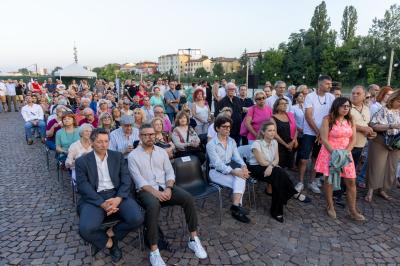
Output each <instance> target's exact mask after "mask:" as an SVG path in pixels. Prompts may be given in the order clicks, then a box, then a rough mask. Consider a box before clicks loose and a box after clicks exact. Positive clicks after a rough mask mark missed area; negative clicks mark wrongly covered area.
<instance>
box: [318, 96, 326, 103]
mask: <svg viewBox="0 0 400 266" xmlns="http://www.w3.org/2000/svg"><path fill="white" fill-rule="evenodd" d="M317 97H318V102H319V104H320V105H325V104H326V94H325V95H324V102H323V103H321V100H320V99H319V95H318V94H317Z"/></svg>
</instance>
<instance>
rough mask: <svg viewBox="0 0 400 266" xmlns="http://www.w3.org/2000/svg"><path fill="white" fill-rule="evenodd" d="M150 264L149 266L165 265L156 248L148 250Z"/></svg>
mask: <svg viewBox="0 0 400 266" xmlns="http://www.w3.org/2000/svg"><path fill="white" fill-rule="evenodd" d="M150 264H151V266H166V264H165V262H164V260H163V259H162V257H161V254H160V251H159V250H158V249H157V250H154V251H152V252H150Z"/></svg>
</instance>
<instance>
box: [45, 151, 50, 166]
mask: <svg viewBox="0 0 400 266" xmlns="http://www.w3.org/2000/svg"><path fill="white" fill-rule="evenodd" d="M49 153H50V151H49V150H48V149H47V148H46V162H47V171H49V169H50V160H49Z"/></svg>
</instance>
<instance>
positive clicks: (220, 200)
mask: <svg viewBox="0 0 400 266" xmlns="http://www.w3.org/2000/svg"><path fill="white" fill-rule="evenodd" d="M218 199H219V225H221V224H222V195H221V189H219V190H218Z"/></svg>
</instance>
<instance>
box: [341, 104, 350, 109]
mask: <svg viewBox="0 0 400 266" xmlns="http://www.w3.org/2000/svg"><path fill="white" fill-rule="evenodd" d="M342 107H343V108H344V109H350V108H351V105H349V104H343V105H342Z"/></svg>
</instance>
